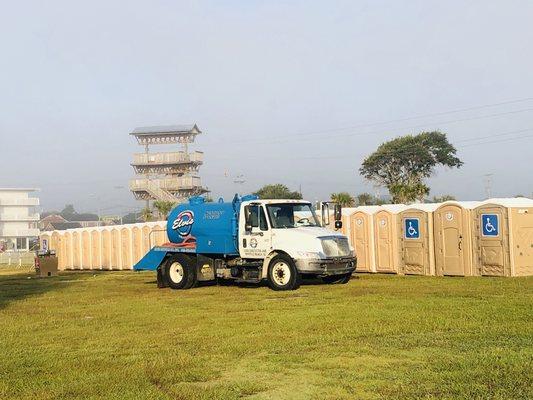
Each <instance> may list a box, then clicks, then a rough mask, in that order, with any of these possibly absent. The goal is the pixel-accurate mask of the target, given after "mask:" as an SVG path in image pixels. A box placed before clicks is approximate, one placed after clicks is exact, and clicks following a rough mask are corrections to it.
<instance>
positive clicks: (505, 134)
mask: <svg viewBox="0 0 533 400" xmlns="http://www.w3.org/2000/svg"><path fill="white" fill-rule="evenodd" d="M531 130H533V128H527V129H519V130H516V131H509V132H506V133H498V134H495V135H489V136H478V137H475V138H469V139H461V140H455V143H463V142H471V141H472V140H480V139H489V138H493V137H497V136H507V135H513V134H515V133H522V132H528V131H531Z"/></svg>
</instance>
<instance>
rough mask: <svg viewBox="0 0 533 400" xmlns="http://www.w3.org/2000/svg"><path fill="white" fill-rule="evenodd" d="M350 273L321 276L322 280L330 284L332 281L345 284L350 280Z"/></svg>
mask: <svg viewBox="0 0 533 400" xmlns="http://www.w3.org/2000/svg"><path fill="white" fill-rule="evenodd" d="M351 277H352V274H343V275H331V276H324V277H322V282H324V283H328V284H332V283H341V284H345V283H348V282H350V279H351Z"/></svg>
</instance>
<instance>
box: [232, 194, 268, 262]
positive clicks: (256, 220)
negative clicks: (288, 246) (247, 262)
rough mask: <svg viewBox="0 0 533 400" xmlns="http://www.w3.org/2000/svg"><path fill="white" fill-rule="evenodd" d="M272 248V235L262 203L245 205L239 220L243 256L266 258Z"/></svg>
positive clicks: (240, 250) (240, 247)
mask: <svg viewBox="0 0 533 400" xmlns="http://www.w3.org/2000/svg"><path fill="white" fill-rule="evenodd" d="M270 250H271V237H270V230H269V227H268V222H267V218H266V214H265V210H264V208H263V207H262V205H261V204H253V203H252V204H249V205H246V206H244V210H243V212H242V213H241V218H240V221H239V253H240V255H241V257H242V258H265V257H266V256H267V254H268V253H270Z"/></svg>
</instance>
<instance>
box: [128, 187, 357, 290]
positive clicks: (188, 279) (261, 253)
mask: <svg viewBox="0 0 533 400" xmlns="http://www.w3.org/2000/svg"><path fill="white" fill-rule="evenodd" d="M320 208H321V214H322V215H321V221H319V219H318V218H317V215H316V213H315V211H314V208H313V207H312V205H311V203H309V202H307V201H303V200H259V198H258V197H257V196H255V195H247V196H243V197H239V196H238V195H235V197H234V198H233V201H232V202H224V201H223V200H222V199H220V200H219V201H218V202H206V201H205V199H204V198H203V197H200V196H196V197H192V198H190V199H189V202H188V203H183V204H179V205H178V206H176V207H175V208H174V209H173V210H172V211H171V212H170V214H169V216H168V222H167V236H168V238H169V240H170V243H166V244H164V245H161V246H155V247H153V248H152V249H151V250H150V251H149V252H148V253H147V254H146V255H145V256H144V257H143V258H142V259H141V260H140V261H139V262H138V263H137V264H136V265H135V266H134V267H133V268H134V270H137V271H139V270H153V271H156V272H157V283H158V286H159V287H170V288H172V289H189V288H191V287H194V286H195V285H196V284H197V283H198V282H205V281H218V282H221V283H222V282H226V281H228V280H233V281H237V282H255V283H258V282H261V281H264V280H266V281H267V282H268V285H269V286H270V287H271V288H272V289H273V290H294V289H297V288H298V287H299V286H300V282H301V279H302V278H304V277H319V278H320V279H322V280H323V282H324V283H346V282H348V281H349V280H350V277H351V275H352V273H353V272H354V270H355V267H356V257H355V254H354V251H353V249H352V248H351V247H350V245H349V242H348V238H347V237H346V236H344V235H342V234H340V233H338V232H336V231H332V230H328V229H326V228H324V227H322V226H324V225H329V218H330V213H329V203H323V204H322V205H321V207H320ZM334 208H335V210H334V213H333V215H334V218H335V228H336V229H339V228H341V227H342V222H341V209H340V207H339V206H338V205H335V207H334Z"/></svg>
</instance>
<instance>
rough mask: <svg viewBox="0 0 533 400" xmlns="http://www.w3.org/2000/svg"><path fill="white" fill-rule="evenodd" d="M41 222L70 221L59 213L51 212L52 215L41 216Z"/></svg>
mask: <svg viewBox="0 0 533 400" xmlns="http://www.w3.org/2000/svg"><path fill="white" fill-rule="evenodd" d="M39 222H40V223H42V224H43V223H48V222H68V221H67V220H66V219H65V218H63V217H62V216H61V215H59V214H50V215H47V216H46V217H43V218H41V221H39Z"/></svg>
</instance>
